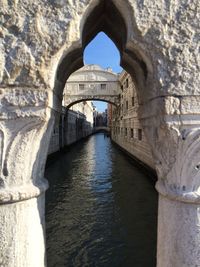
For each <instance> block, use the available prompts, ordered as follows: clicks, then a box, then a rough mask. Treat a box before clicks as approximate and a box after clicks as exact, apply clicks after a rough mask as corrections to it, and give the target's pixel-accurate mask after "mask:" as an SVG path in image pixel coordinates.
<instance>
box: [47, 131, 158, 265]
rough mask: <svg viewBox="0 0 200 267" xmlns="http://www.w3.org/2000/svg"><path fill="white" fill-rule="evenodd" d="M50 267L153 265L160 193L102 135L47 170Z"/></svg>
mask: <svg viewBox="0 0 200 267" xmlns="http://www.w3.org/2000/svg"><path fill="white" fill-rule="evenodd" d="M46 178H47V179H48V180H49V183H50V189H49V190H48V191H47V198H46V199H47V201H46V231H47V263H48V267H86V266H87V267H90V266H91V267H93V266H94V267H155V266H156V222H157V193H156V191H155V189H154V186H153V184H152V182H151V181H150V180H149V178H148V177H147V176H146V175H145V174H144V173H143V172H141V170H139V169H138V168H137V167H135V166H134V164H133V162H132V161H131V160H129V159H128V158H127V157H126V156H125V155H124V154H123V153H122V152H121V151H119V150H118V148H116V147H115V146H113V144H112V143H111V141H110V139H109V138H107V137H106V138H104V135H103V134H97V135H94V136H91V137H90V138H89V139H88V140H86V141H84V142H82V143H78V144H76V145H74V146H72V147H70V148H69V149H68V151H67V152H65V153H61V154H60V155H59V156H58V157H57V159H56V160H55V161H54V162H53V163H51V165H49V167H48V168H47V169H46Z"/></svg>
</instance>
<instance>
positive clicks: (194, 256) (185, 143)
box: [140, 97, 200, 267]
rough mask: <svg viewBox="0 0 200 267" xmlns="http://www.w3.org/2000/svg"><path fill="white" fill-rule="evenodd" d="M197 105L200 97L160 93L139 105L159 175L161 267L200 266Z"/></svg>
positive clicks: (199, 117)
mask: <svg viewBox="0 0 200 267" xmlns="http://www.w3.org/2000/svg"><path fill="white" fill-rule="evenodd" d="M198 103H200V97H162V98H158V99H154V100H152V101H151V103H149V104H147V105H146V106H145V107H141V108H140V114H141V120H142V123H143V126H144V129H145V133H146V136H147V138H148V140H149V142H150V144H151V145H152V151H153V154H154V158H155V166H156V170H157V174H158V182H157V184H156V189H157V191H158V193H159V208H158V242H157V267H192V266H194V267H195V266H200V265H199V264H200V112H199V111H200V110H199V107H198ZM142 113H143V115H142Z"/></svg>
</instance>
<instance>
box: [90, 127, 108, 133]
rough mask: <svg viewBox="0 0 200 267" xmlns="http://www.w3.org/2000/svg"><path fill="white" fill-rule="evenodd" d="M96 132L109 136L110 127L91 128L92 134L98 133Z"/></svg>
mask: <svg viewBox="0 0 200 267" xmlns="http://www.w3.org/2000/svg"><path fill="white" fill-rule="evenodd" d="M98 132H104V133H105V132H106V133H108V134H110V127H106V126H98V127H94V128H93V133H98Z"/></svg>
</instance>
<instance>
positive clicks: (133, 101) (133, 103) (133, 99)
mask: <svg viewBox="0 0 200 267" xmlns="http://www.w3.org/2000/svg"><path fill="white" fill-rule="evenodd" d="M132 106H135V97H134V96H132Z"/></svg>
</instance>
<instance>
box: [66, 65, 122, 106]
mask: <svg viewBox="0 0 200 267" xmlns="http://www.w3.org/2000/svg"><path fill="white" fill-rule="evenodd" d="M119 94H120V86H119V81H118V76H117V74H115V73H113V72H112V70H111V69H107V70H104V69H102V68H101V67H100V66H97V65H87V66H84V67H83V68H81V69H79V70H78V71H76V72H74V73H73V74H72V75H71V76H70V77H69V79H68V80H67V83H66V86H65V89H64V105H65V106H66V107H68V108H69V107H70V106H72V105H74V104H76V103H78V102H81V101H87V100H100V101H105V102H108V103H111V104H113V105H117V104H118V103H119Z"/></svg>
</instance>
